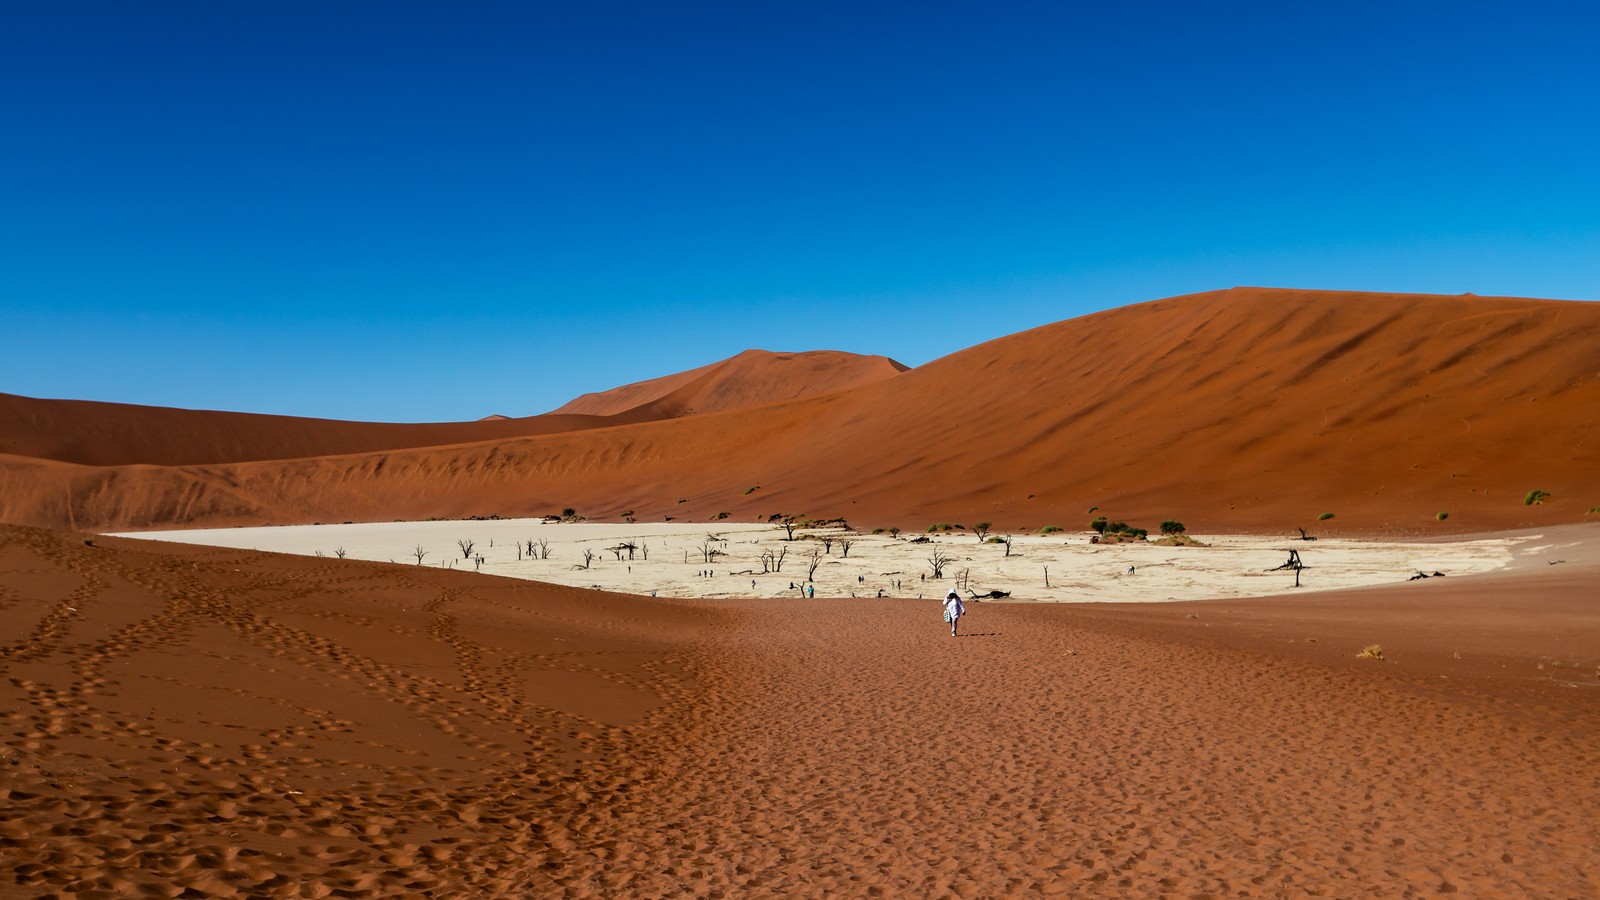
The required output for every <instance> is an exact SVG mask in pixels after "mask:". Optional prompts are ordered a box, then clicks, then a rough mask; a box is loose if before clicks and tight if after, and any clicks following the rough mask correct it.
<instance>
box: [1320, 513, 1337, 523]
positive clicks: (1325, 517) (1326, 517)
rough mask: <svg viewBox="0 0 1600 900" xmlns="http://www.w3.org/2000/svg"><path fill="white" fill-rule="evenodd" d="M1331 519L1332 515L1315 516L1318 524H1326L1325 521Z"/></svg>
mask: <svg viewBox="0 0 1600 900" xmlns="http://www.w3.org/2000/svg"><path fill="white" fill-rule="evenodd" d="M1331 518H1333V513H1323V514H1322V515H1320V516H1317V521H1318V522H1326V521H1327V520H1329V519H1331Z"/></svg>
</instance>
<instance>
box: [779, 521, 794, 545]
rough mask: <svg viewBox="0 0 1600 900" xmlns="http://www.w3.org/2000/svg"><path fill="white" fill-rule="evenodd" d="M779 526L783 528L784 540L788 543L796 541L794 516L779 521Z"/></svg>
mask: <svg viewBox="0 0 1600 900" xmlns="http://www.w3.org/2000/svg"><path fill="white" fill-rule="evenodd" d="M778 524H779V525H782V526H783V533H784V535H785V537H784V540H786V541H792V540H794V528H795V520H794V516H784V517H783V518H782V519H781V520H779V522H778Z"/></svg>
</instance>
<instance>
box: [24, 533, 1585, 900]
mask: <svg viewBox="0 0 1600 900" xmlns="http://www.w3.org/2000/svg"><path fill="white" fill-rule="evenodd" d="M1597 573H1600V570H1597V569H1596V567H1595V566H1594V564H1593V562H1592V559H1591V558H1590V557H1584V558H1575V560H1574V561H1573V562H1571V563H1568V564H1566V566H1565V567H1562V566H1553V567H1549V571H1548V572H1539V573H1537V574H1535V575H1533V576H1527V577H1523V576H1517V577H1515V578H1498V577H1491V578H1485V579H1483V580H1481V581H1475V580H1471V579H1462V580H1461V581H1459V582H1457V581H1455V580H1453V579H1452V580H1449V581H1441V582H1438V583H1432V582H1430V583H1428V584H1426V585H1422V586H1412V587H1421V588H1422V589H1423V593H1422V594H1419V593H1418V592H1417V591H1409V592H1407V593H1406V594H1405V596H1403V597H1402V596H1400V595H1399V594H1397V593H1394V592H1385V591H1376V592H1352V593H1348V594H1344V595H1324V596H1322V597H1320V598H1318V599H1317V600H1316V601H1315V602H1314V603H1313V604H1309V605H1307V604H1303V603H1301V602H1299V601H1287V602H1286V601H1282V600H1256V601H1228V603H1227V605H1226V606H1219V607H1217V608H1210V607H1206V606H1204V605H1201V606H1194V605H1184V606H1180V607H1167V606H1160V605H1157V606H1147V607H1139V608H1137V609H1135V610H1119V609H1108V608H1101V609H1094V610H1087V609H1082V608H1075V607H1064V606H1054V607H1051V606H1028V605H994V604H976V605H974V606H973V608H972V612H971V615H970V616H969V618H968V620H967V622H966V627H965V631H966V632H967V634H968V636H966V637H962V638H956V639H952V638H951V637H950V636H949V633H948V630H947V629H946V628H945V627H944V626H943V624H942V623H941V622H939V621H938V614H937V607H936V606H934V605H933V604H931V603H928V602H920V603H919V602H916V601H903V600H902V601H894V600H850V599H844V600H825V599H819V600H817V601H810V602H802V601H771V600H766V601H739V602H732V601H730V602H717V603H710V602H686V601H665V600H659V601H652V600H650V599H648V598H635V597H626V596H616V595H605V594H598V593H593V592H584V591H577V590H573V589H566V588H556V587H550V586H543V585H537V584H531V583H526V582H512V581H508V580H504V579H496V578H491V577H486V576H477V575H472V574H469V573H456V572H445V571H440V570H437V569H428V568H426V567H414V566H390V565H385V564H375V563H362V562H354V561H340V560H312V559H305V558H292V557H279V556H273V555H269V554H261V553H255V552H249V551H238V550H203V549H195V548H189V547H183V548H179V547H175V546H170V545H162V544H158V543H149V542H137V541H129V540H119V539H115V538H104V537H102V538H96V539H93V545H92V546H91V545H88V544H86V543H85V539H84V538H83V537H82V536H76V535H69V534H62V533H56V532H47V531H41V530H37V529H24V528H12V527H7V528H0V617H3V618H4V621H5V625H6V627H5V628H4V630H3V632H0V633H3V634H5V635H6V638H5V639H4V641H3V642H0V670H3V675H4V678H3V679H0V693H3V694H4V695H5V702H4V703H3V704H0V710H3V712H0V715H3V717H4V723H3V729H0V735H3V746H0V754H3V755H0V803H3V804H4V808H5V809H6V816H5V820H4V822H0V893H5V894H7V895H16V896H37V895H43V894H46V893H50V892H61V893H70V892H87V893H95V892H99V893H108V892H113V891H116V892H123V893H135V892H148V893H150V894H152V895H159V896H173V895H177V894H179V893H180V892H181V891H183V890H185V889H187V890H189V891H191V892H192V893H195V894H205V895H223V896H226V895H235V894H236V895H240V896H260V897H270V896H325V895H328V894H330V893H337V895H339V896H348V897H377V896H394V895H400V894H418V893H424V892H426V893H432V894H436V895H459V896H553V895H567V896H575V897H610V896H622V895H627V896H664V895H668V894H670V895H674V896H676V895H681V894H683V893H688V894H691V895H697V896H717V895H721V896H755V895H766V896H770V895H807V896H816V895H823V894H827V895H837V896H874V895H912V894H915V895H919V896H935V895H939V896H964V897H996V896H1011V895H1016V896H1038V895H1041V894H1043V895H1047V896H1048V895H1062V896H1066V895H1076V894H1079V893H1082V892H1083V891H1085V890H1088V889H1093V890H1094V892H1095V893H1096V894H1098V895H1106V896H1130V897H1132V896H1149V895H1152V894H1156V893H1162V892H1170V893H1178V894H1184V895H1229V896H1282V895H1284V894H1297V895H1298V894H1307V893H1309V894H1322V895H1328V896H1363V895H1367V896H1384V897H1396V896H1424V895H1432V894H1434V893H1438V892H1449V891H1461V892H1464V893H1466V894H1468V895H1469V896H1529V897H1571V896H1589V895H1593V894H1594V893H1596V892H1597V891H1600V866H1597V865H1596V861H1595V858H1594V853H1593V847H1594V846H1595V844H1596V841H1597V839H1600V826H1597V824H1596V823H1597V822H1600V783H1597V782H1596V780H1595V778H1594V777H1593V775H1592V772H1593V769H1594V763H1595V762H1596V761H1597V760H1600V732H1597V730H1596V728H1595V727H1594V723H1595V719H1594V704H1595V702H1596V696H1597V695H1596V694H1595V691H1596V690H1597V688H1596V687H1595V686H1594V685H1595V684H1596V683H1597V682H1596V679H1595V670H1596V667H1597V666H1600V656H1597V655H1596V650H1595V648H1596V647H1600V613H1597V612H1596V610H1595V609H1594V608H1593V606H1592V604H1576V603H1573V602H1571V597H1572V592H1573V590H1574V589H1576V588H1582V587H1585V586H1587V587H1590V588H1592V587H1593V586H1594V585H1595V583H1596V578H1597ZM1496 592H1503V593H1504V594H1506V595H1512V594H1514V596H1515V602H1514V603H1494V602H1487V601H1489V600H1490V599H1491V598H1492V597H1493V596H1494V595H1495V593H1496ZM1419 596H1425V597H1426V600H1425V601H1424V600H1419V599H1418V597H1419ZM1589 596H1593V593H1592V591H1590V592H1589ZM1341 607H1343V611H1341ZM1196 610H1198V613H1197V617H1196V618H1190V617H1189V614H1190V613H1195V612H1196ZM1230 617H1232V618H1230ZM1419 617H1423V618H1425V620H1426V622H1427V627H1421V626H1419V625H1418V624H1417V622H1418V619H1419ZM1508 630H1514V631H1515V632H1516V634H1517V637H1516V638H1515V639H1512V640H1505V639H1503V638H1502V635H1503V634H1505V633H1507V631H1508ZM1291 637H1292V638H1294V640H1293V642H1291V641H1290V640H1289V638H1291ZM1308 637H1310V638H1315V639H1316V643H1307V641H1306V638H1308ZM1372 642H1381V643H1383V644H1384V645H1385V646H1386V647H1387V648H1388V656H1389V661H1387V662H1374V661H1370V660H1358V659H1356V658H1355V653H1356V651H1357V650H1358V649H1359V648H1360V647H1361V646H1364V645H1365V644H1367V643H1372ZM1446 650H1449V651H1450V652H1449V653H1446V652H1445V651H1446ZM1557 662H1559V663H1561V665H1560V666H1556V665H1554V663H1557ZM1555 673H1559V675H1557V674H1555Z"/></svg>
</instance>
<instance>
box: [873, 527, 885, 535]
mask: <svg viewBox="0 0 1600 900" xmlns="http://www.w3.org/2000/svg"><path fill="white" fill-rule="evenodd" d="M886 530H887V529H884V528H874V529H872V533H873V534H883V533H884V531H886Z"/></svg>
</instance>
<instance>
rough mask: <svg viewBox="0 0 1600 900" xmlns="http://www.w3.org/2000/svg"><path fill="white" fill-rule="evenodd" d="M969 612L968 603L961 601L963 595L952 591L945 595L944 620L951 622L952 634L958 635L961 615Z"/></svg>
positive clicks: (952, 635)
mask: <svg viewBox="0 0 1600 900" xmlns="http://www.w3.org/2000/svg"><path fill="white" fill-rule="evenodd" d="M966 612H967V605H966V604H965V603H962V602H961V595H960V594H958V593H956V592H955V591H951V592H950V593H948V594H945V595H944V620H945V621H946V622H949V623H950V636H951V637H955V636H956V626H957V625H958V624H960V622H961V617H962V616H963V615H965V614H966Z"/></svg>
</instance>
